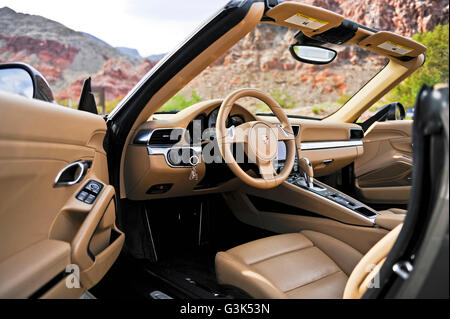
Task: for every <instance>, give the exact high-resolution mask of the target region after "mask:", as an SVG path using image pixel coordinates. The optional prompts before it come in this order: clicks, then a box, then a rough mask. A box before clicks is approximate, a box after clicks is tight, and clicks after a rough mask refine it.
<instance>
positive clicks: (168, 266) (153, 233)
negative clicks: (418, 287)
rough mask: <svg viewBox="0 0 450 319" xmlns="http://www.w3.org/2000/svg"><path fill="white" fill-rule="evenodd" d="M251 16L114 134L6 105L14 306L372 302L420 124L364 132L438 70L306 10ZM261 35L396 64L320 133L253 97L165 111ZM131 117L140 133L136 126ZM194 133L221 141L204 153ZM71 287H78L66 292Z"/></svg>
mask: <svg viewBox="0 0 450 319" xmlns="http://www.w3.org/2000/svg"><path fill="white" fill-rule="evenodd" d="M247 6H248V7H246V10H245V14H244V15H243V16H242V18H241V19H240V21H239V22H238V23H236V24H235V25H234V26H233V27H231V28H230V29H229V30H228V31H226V32H224V33H223V34H221V35H220V36H219V35H217V36H218V39H217V40H216V41H214V42H213V43H212V44H210V45H208V46H207V47H206V48H205V49H202V50H197V51H195V50H193V51H195V52H193V53H192V55H193V56H192V59H190V60H188V61H186V62H185V63H184V66H183V67H182V68H180V69H178V70H176V72H175V71H173V72H172V71H171V72H172V76H170V77H169V78H168V79H167V81H165V82H162V84H161V86H160V87H159V88H158V89H157V90H156V89H154V90H155V92H153V93H152V94H151V95H150V96H151V97H150V98H148V99H144V98H140V97H136V96H138V94H141V93H142V94H141V96H146V94H147V93H146V92H147V91H145V90H147V88H144V87H143V83H145V81H144V82H141V83H140V84H138V85H137V87H136V89H135V90H134V91H132V92H130V93H129V95H128V96H127V97H125V98H124V102H123V105H122V107H120V106H119V107H118V109H117V110H114V111H113V113H112V114H111V115H110V116H109V118H110V119H108V120H107V121H106V122H105V120H104V119H103V118H102V117H101V116H98V115H95V114H91V113H89V112H85V111H79V110H74V109H69V108H63V107H58V106H57V105H54V104H51V103H48V102H43V101H37V100H35V99H27V98H24V97H18V96H14V95H11V94H7V93H3V92H0V101H1V104H2V125H0V148H1V149H2V152H1V153H0V163H1V165H0V190H1V194H2V195H1V197H2V205H1V206H0V233H1V234H2V240H1V244H0V283H1V284H0V297H2V298H44V299H46V298H79V297H80V296H82V295H83V296H85V295H86V292H87V291H89V292H90V294H91V295H93V296H95V297H97V298H141V299H170V298H208V299H216V298H281V299H287V298H292V299H303V298H306V299H315V298H319V299H325V298H331V299H341V298H347V299H358V298H361V297H363V295H364V294H365V293H366V291H367V287H368V286H369V285H370V283H371V282H372V281H373V280H374V277H376V276H377V273H378V272H379V270H380V268H381V267H382V265H383V263H384V262H385V260H386V258H387V256H388V254H389V252H390V250H391V248H392V247H393V246H394V243H395V241H396V239H397V237H398V235H399V233H400V231H401V230H402V226H403V223H404V220H405V217H406V215H407V207H408V206H407V205H408V202H409V201H410V193H411V189H412V183H413V145H412V130H413V120H408V119H405V116H404V110H403V116H400V117H398V116H396V115H395V113H396V112H397V110H398V108H399V106H398V105H396V104H394V105H388V106H387V107H386V108H383V109H381V110H380V111H379V113H377V114H375V115H374V118H372V119H369V120H368V122H364V123H359V122H357V120H358V119H359V118H360V116H361V115H362V114H363V113H364V112H365V111H367V110H368V109H369V108H370V107H371V106H372V105H373V104H374V103H375V102H377V101H378V100H380V98H381V97H383V96H384V95H385V94H386V93H387V92H389V91H390V90H391V89H392V88H394V87H395V86H396V85H397V84H399V83H400V82H401V81H403V80H404V79H405V78H407V77H408V76H409V75H410V74H412V73H413V72H414V71H415V70H416V69H418V68H419V67H420V66H421V65H422V64H423V63H424V60H425V55H424V53H425V51H426V48H425V47H424V46H423V45H421V44H420V43H418V42H415V41H413V40H412V39H409V38H405V37H403V36H400V35H397V34H394V33H392V32H387V31H378V30H374V29H371V28H369V27H366V26H362V25H359V24H357V23H354V22H352V21H349V20H346V19H345V18H344V17H343V16H342V15H340V14H337V13H334V12H331V11H328V10H324V9H321V8H318V7H314V6H310V5H306V4H302V3H298V2H280V3H278V4H276V5H274V6H273V7H270V8H268V9H267V8H266V7H265V4H264V2H259V1H250V2H249V3H248V4H247ZM308 21H309V22H308ZM324 21H325V22H326V23H320V22H324ZM313 22H315V23H313ZM209 23H211V22H209ZM259 23H264V24H276V25H280V26H284V27H288V28H290V29H293V30H295V31H296V32H300V34H301V37H297V36H296V39H295V40H297V41H298V40H299V39H300V38H302V39H303V40H302V41H304V42H303V43H304V44H306V45H310V44H314V43H317V41H319V40H320V41H322V42H323V43H333V44H336V45H337V44H338V45H352V46H357V47H359V48H362V49H364V50H368V51H370V52H372V53H376V54H378V55H381V56H383V57H385V58H386V59H388V63H387V65H386V66H385V67H384V68H383V69H382V70H381V71H380V72H379V73H377V74H376V75H375V76H374V77H373V78H372V79H371V80H370V81H369V82H368V83H367V84H366V85H364V86H363V87H362V88H361V89H360V90H359V91H358V92H356V94H355V95H353V96H352V97H351V98H350V99H349V100H348V101H347V102H346V103H345V104H344V105H343V106H342V107H341V108H340V109H338V110H337V111H336V112H334V113H332V114H331V115H329V116H327V117H325V118H324V119H321V120H316V119H307V118H304V117H299V116H291V115H287V114H286V113H285V112H284V110H283V109H282V108H281V107H280V106H279V105H278V103H277V102H276V101H275V99H274V98H273V97H271V96H270V94H269V93H268V92H264V91H262V90H259V89H254V88H240V89H238V90H235V91H233V92H229V95H228V96H226V97H224V98H223V99H212V100H207V101H202V102H199V103H197V104H194V105H192V106H190V107H188V108H185V109H183V110H181V111H179V112H176V113H174V112H157V110H158V109H159V108H160V107H161V106H162V105H163V104H164V102H166V101H167V100H168V99H169V98H170V97H172V96H173V95H174V94H176V93H177V92H178V91H179V90H181V89H182V88H183V87H184V86H186V85H187V84H188V83H189V82H190V81H191V80H192V79H194V78H195V77H196V76H197V75H198V74H199V73H200V72H201V71H202V70H204V69H205V68H206V67H207V66H208V65H210V64H211V63H213V62H214V61H215V60H216V59H217V58H218V57H220V56H221V55H222V54H224V53H225V52H226V51H227V50H228V49H229V48H231V47H232V46H233V45H234V44H235V43H237V42H238V41H239V40H241V39H242V38H243V37H244V36H245V35H246V34H247V33H249V32H250V31H251V30H253V29H254V28H255V26H256V25H257V24H259ZM311 24H312V26H311ZM205 28H206V27H205ZM213 31H214V30H213ZM308 41H309V42H308ZM174 58H176V57H174ZM170 59H171V57H170V56H168V57H166V58H165V60H163V61H162V62H160V66H159V68H158V67H156V68H155V70H152V71H151V72H154V73H151V74H149V75H148V76H149V78H150V77H152V76H154V77H156V76H158V73H157V72H160V73H161V72H162V71H158V70H161V69H163V68H164V67H165V66H166V65H168V63H169V62H170V61H171V60H170ZM168 68H169V67H168ZM167 72H169V71H167ZM148 90H150V89H148ZM149 92H150V91H149ZM242 98H256V99H258V100H260V101H261V102H262V103H264V104H266V105H267V106H268V107H269V108H270V110H271V113H269V114H254V113H252V112H250V111H249V110H248V109H247V108H246V107H245V105H244V104H242V103H241V102H240V101H239V100H240V99H242ZM144 100H145V103H144V102H142V101H144ZM127 103H130V105H131V103H140V105H141V106H140V109H139V111H138V112H134V111H133V112H134V113H132V112H131V111H130V112H129V113H127V112H128V111H127V109H126V108H125V107H124V105H125V106H126V104H127ZM400 110H401V109H400ZM23 114H26V116H23ZM125 115H126V116H130V117H131V118H133V120H132V121H130V120H127V124H126V125H123V126H120V125H119V124H120V123H121V121H122V122H123V120H121V117H122V116H123V118H126V116H125ZM39 119H42V120H39ZM115 119H120V120H117V121H116V120H115ZM115 121H116V122H115ZM118 123H119V124H118ZM196 129H200V130H201V131H202V132H203V131H207V132H209V135H208V134H207V135H208V136H206V137H204V136H201V137H200V138H198V139H197V140H196V138H195V132H194V131H195V130H196ZM115 134H117V135H115ZM119 135H120V136H121V138H122V139H123V143H122V144H120V143H119V142H118V141H119V140H120V139H119V138H116V137H115V136H119ZM174 136H175V138H174ZM193 136H194V138H192V137H193ZM120 141H121V140H120ZM261 141H262V142H261ZM107 144H108V145H107ZM111 145H112V146H111ZM239 147H243V149H244V157H245V160H244V161H243V162H242V161H238V159H237V158H236V157H237V155H236V152H237V150H238V148H239ZM112 150H114V152H113V151H112ZM117 150H119V151H117ZM214 151H215V153H214ZM212 153H214V154H212ZM205 154H208V155H209V157H210V158H213V159H214V160H213V161H209V162H208V160H207V159H206V155H205ZM211 154H212V155H211ZM223 159H225V160H223ZM248 159H252V160H248ZM68 265H76V266H77V267H78V268H77V269H78V270H75V272H69V271H68V268H67V267H68ZM77 271H78V273H77ZM73 273H75V274H76V275H77V277H78V278H79V279H80V284H79V285H76V283H75V286H72V287H68V285H67V278H68V275H70V274H73Z"/></svg>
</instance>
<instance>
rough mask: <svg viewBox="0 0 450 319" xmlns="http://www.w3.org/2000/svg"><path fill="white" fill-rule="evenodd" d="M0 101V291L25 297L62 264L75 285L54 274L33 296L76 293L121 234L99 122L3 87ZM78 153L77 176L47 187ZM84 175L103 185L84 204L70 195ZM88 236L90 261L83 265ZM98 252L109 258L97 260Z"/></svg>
mask: <svg viewBox="0 0 450 319" xmlns="http://www.w3.org/2000/svg"><path fill="white" fill-rule="evenodd" d="M0 101H1V105H2V125H1V126H0V149H1V150H2V152H0V191H1V202H2V205H1V207H0V232H1V234H2V241H1V243H0V269H1V270H0V297H7V298H26V297H30V296H31V295H32V294H34V293H36V291H38V290H39V289H40V288H42V287H43V286H45V285H46V284H47V283H48V282H50V281H51V280H52V279H54V278H56V277H57V276H59V275H60V274H64V273H65V270H66V266H67V265H69V264H77V265H78V266H79V267H80V272H81V277H82V278H81V288H72V289H69V288H67V287H66V285H65V284H64V279H62V280H61V281H60V282H59V283H57V284H55V287H49V289H48V290H47V291H43V292H42V293H43V294H42V295H41V296H37V297H44V296H45V295H47V296H52V297H53V298H63V297H72V298H76V297H78V296H80V295H81V294H82V293H83V291H84V290H85V289H87V288H89V287H91V286H92V284H93V283H95V282H98V280H99V279H100V278H101V277H103V275H104V274H105V273H106V271H107V270H108V269H109V267H110V266H111V264H112V262H113V261H114V260H115V257H117V255H118V253H119V252H120V250H121V247H122V244H121V243H123V238H124V235H123V234H122V233H120V232H119V231H118V230H117V229H116V228H115V226H114V220H115V208H114V202H113V201H112V202H111V200H112V198H113V197H114V189H113V188H112V187H111V186H108V183H109V181H108V168H107V162H106V154H105V151H104V149H103V138H104V135H105V133H106V125H105V121H104V120H103V119H102V118H101V117H100V116H96V115H93V114H90V113H87V112H83V111H77V110H73V109H70V108H65V107H61V106H58V105H56V104H51V103H46V102H41V101H38V100H31V99H26V98H23V97H20V96H15V95H11V94H8V93H1V92H0ZM24 114H26V115H27V116H23V115H24ZM80 128H82V129H80ZM79 160H84V161H92V164H91V167H90V168H89V169H88V171H87V174H86V176H85V177H84V178H83V179H82V181H81V182H80V183H77V184H74V185H72V186H59V187H54V181H55V178H56V176H57V174H58V172H60V171H61V169H63V168H64V167H65V166H66V165H68V164H70V163H73V162H76V161H79ZM91 179H92V180H96V181H99V182H101V183H102V184H103V185H104V189H103V190H102V191H101V193H100V195H99V196H98V198H97V199H96V201H95V202H94V203H93V204H92V205H89V204H85V203H83V202H81V201H79V200H77V199H76V198H75V196H76V194H78V192H80V190H81V189H82V188H83V186H84V185H85V184H86V183H87V181H89V180H91ZM110 202H111V204H110V205H112V206H110V208H109V209H108V208H107V206H108V204H109V203H110ZM103 216H104V218H103ZM85 230H88V231H85ZM112 232H116V233H117V235H118V236H117V237H118V239H116V240H114V241H113V243H112V245H111V246H113V245H115V247H114V248H111V246H110V245H109V243H110V239H111V238H113V236H112V235H111V234H112ZM89 240H90V241H91V246H90V247H91V249H92V251H93V252H94V256H95V257H94V258H95V262H90V263H86V264H84V263H83V262H82V256H83V255H86V254H87V246H86V243H87V241H89ZM80 243H82V244H81V245H80ZM77 247H84V248H85V250H84V251H83V249H82V250H79V249H77ZM102 254H103V255H105V254H107V255H108V257H109V258H110V259H111V260H110V261H109V262H106V263H105V262H103V261H102V258H101V257H102ZM104 258H105V257H104ZM92 263H93V265H92ZM94 272H95V276H93V275H92V274H93V273H94ZM65 274H66V275H68V273H65Z"/></svg>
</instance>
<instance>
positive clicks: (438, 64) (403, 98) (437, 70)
mask: <svg viewBox="0 0 450 319" xmlns="http://www.w3.org/2000/svg"><path fill="white" fill-rule="evenodd" d="M448 29H449V27H448V24H446V25H437V26H436V27H435V28H434V30H433V31H429V32H423V33H418V34H416V35H414V36H413V39H414V40H416V41H417V42H420V43H422V44H423V45H425V46H426V47H427V48H428V50H427V51H426V52H425V55H426V60H425V64H424V65H423V66H422V67H420V68H419V69H418V70H417V71H416V72H415V73H413V74H412V75H411V76H410V77H408V78H407V79H406V80H405V81H403V82H402V83H401V84H399V85H398V86H397V87H395V88H394V89H393V90H392V91H391V92H390V94H389V96H388V99H389V100H391V101H398V102H401V103H402V104H403V105H404V106H405V107H407V108H409V107H413V106H414V102H415V100H416V96H417V94H418V93H419V90H420V88H421V87H422V85H423V84H427V85H430V86H432V85H435V84H438V83H448V71H449V70H448V58H449V56H448V51H449V49H448V40H449V38H448Z"/></svg>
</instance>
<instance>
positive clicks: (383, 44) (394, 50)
mask: <svg viewBox="0 0 450 319" xmlns="http://www.w3.org/2000/svg"><path fill="white" fill-rule="evenodd" d="M358 45H359V46H361V47H364V48H367V49H369V50H371V51H373V52H376V53H379V54H382V55H390V56H394V57H399V58H401V57H417V56H419V55H421V54H422V53H424V52H425V51H426V50H427V47H425V46H423V45H422V44H420V43H418V42H416V41H414V40H411V39H408V38H405V37H402V36H401V35H398V34H395V33H392V32H388V31H380V32H378V33H375V34H373V35H371V36H369V37H367V38H365V39H364V40H362V41H360V42H359V43H358Z"/></svg>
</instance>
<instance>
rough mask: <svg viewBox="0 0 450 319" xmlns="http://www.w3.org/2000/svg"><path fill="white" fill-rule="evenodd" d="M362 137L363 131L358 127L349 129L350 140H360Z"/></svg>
mask: <svg viewBox="0 0 450 319" xmlns="http://www.w3.org/2000/svg"><path fill="white" fill-rule="evenodd" d="M363 137H364V131H363V130H360V129H351V130H350V139H351V140H360V139H362V138H363Z"/></svg>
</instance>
